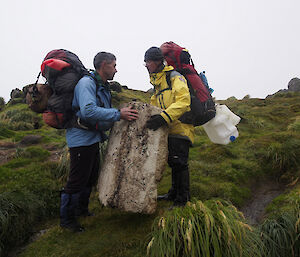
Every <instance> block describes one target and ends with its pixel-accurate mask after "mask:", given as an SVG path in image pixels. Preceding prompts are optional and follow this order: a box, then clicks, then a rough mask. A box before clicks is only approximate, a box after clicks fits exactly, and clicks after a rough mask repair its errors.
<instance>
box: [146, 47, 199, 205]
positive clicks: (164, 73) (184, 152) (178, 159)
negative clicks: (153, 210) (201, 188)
mask: <svg viewBox="0 0 300 257" xmlns="http://www.w3.org/2000/svg"><path fill="white" fill-rule="evenodd" d="M144 61H145V66H146V68H147V70H148V72H149V75H150V83H151V84H152V85H153V86H154V91H155V92H154V95H153V96H152V97H151V104H152V105H154V106H157V107H160V108H161V109H162V112H161V113H160V114H157V115H153V116H151V118H150V119H149V120H148V121H147V127H148V128H150V129H153V130H157V129H158V128H159V127H161V126H168V129H169V136H168V150H169V156H168V164H169V166H170V167H171V169H172V187H171V189H170V190H169V192H168V193H167V194H165V195H161V196H158V200H169V201H174V206H184V205H185V204H186V202H187V201H188V200H189V199H190V192H189V191H190V189H189V188H190V183H189V169H188V158H189V147H190V146H191V144H192V143H193V142H194V126H193V125H191V124H185V123H182V122H180V120H179V119H180V117H181V116H182V115H183V114H184V113H185V112H187V111H190V102H191V98H190V93H189V88H188V86H187V82H186V80H185V78H184V76H182V75H181V74H180V73H178V72H177V71H175V70H174V68H173V67H172V66H165V65H164V57H163V54H162V52H161V50H160V48H158V47H151V48H149V49H148V50H147V51H146V53H145V58H144ZM168 80H169V83H168ZM169 85H170V86H169Z"/></svg>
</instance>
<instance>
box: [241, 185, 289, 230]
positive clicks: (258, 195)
mask: <svg viewBox="0 0 300 257" xmlns="http://www.w3.org/2000/svg"><path fill="white" fill-rule="evenodd" d="M284 190H285V186H284V185H283V184H280V183H278V182H277V181H274V180H268V181H262V182H259V183H257V184H256V185H255V187H253V189H252V191H253V193H252V194H253V197H252V198H251V199H250V200H249V201H248V202H247V203H246V204H245V206H244V207H243V208H241V211H242V212H243V213H244V215H245V217H246V219H247V220H248V222H249V223H250V224H251V225H257V224H259V223H260V222H261V221H262V220H263V217H264V214H265V208H266V207H267V205H268V204H269V203H270V202H271V201H272V200H273V199H274V198H276V197H277V196H279V195H280V194H282V193H283V192H284Z"/></svg>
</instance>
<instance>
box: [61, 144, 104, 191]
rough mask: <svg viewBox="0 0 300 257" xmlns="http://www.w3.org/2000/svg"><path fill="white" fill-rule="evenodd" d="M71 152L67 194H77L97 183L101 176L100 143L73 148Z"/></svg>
mask: <svg viewBox="0 0 300 257" xmlns="http://www.w3.org/2000/svg"><path fill="white" fill-rule="evenodd" d="M69 151H70V162H71V163H70V174H69V179H68V182H67V185H66V187H65V190H64V191H65V192H66V193H67V194H75V193H78V192H81V191H83V190H85V189H86V188H90V187H92V186H94V185H96V183H97V179H98V175H99V164H100V155H99V143H96V144H93V145H90V146H80V147H72V148H70V149H69Z"/></svg>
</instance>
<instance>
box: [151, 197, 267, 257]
mask: <svg viewBox="0 0 300 257" xmlns="http://www.w3.org/2000/svg"><path fill="white" fill-rule="evenodd" d="M149 238H151V239H150V240H149V242H148V245H147V256H155V257H160V256H174V257H175V256H195V257H196V256H201V257H208V256H214V257H221V256H222V257H226V256H232V257H236V256H249V257H250V256H251V257H253V256H257V257H259V256H263V255H262V253H263V252H264V249H263V245H262V244H261V242H260V239H259V234H258V233H257V232H256V231H255V230H254V228H252V227H251V226H249V225H248V224H247V223H246V222H245V219H244V217H243V215H242V213H241V212H239V211H238V210H237V209H236V208H235V207H234V206H233V205H231V204H229V203H227V202H224V201H222V202H221V201H219V200H209V201H206V202H204V203H203V202H202V201H195V202H191V203H188V205H187V206H186V207H185V208H175V209H173V210H172V211H170V212H167V213H165V215H164V216H162V217H158V218H156V219H155V221H154V225H153V228H152V233H151V234H150V236H149Z"/></svg>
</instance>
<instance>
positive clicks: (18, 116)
mask: <svg viewBox="0 0 300 257" xmlns="http://www.w3.org/2000/svg"><path fill="white" fill-rule="evenodd" d="M41 123H42V118H41V115H38V114H36V113H34V112H32V111H31V110H30V109H29V108H28V106H27V105H24V104H19V105H16V106H14V107H13V108H5V109H4V110H3V111H2V112H1V114H0V124H5V125H6V127H7V128H8V129H11V130H15V131H18V130H32V129H34V128H35V127H40V125H41Z"/></svg>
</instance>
